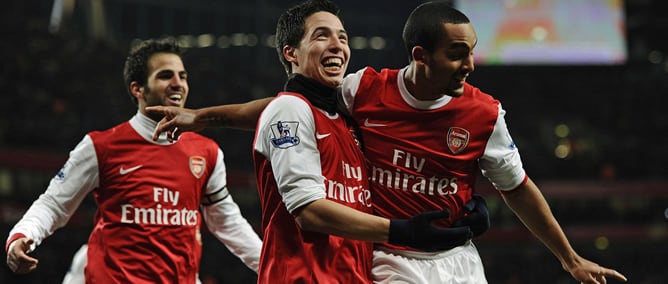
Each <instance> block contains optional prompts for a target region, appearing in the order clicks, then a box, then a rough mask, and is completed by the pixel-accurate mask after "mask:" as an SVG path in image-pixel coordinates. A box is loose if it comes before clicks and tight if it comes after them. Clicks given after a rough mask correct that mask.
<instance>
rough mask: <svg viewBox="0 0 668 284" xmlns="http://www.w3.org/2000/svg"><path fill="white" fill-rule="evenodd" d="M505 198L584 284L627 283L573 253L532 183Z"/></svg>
mask: <svg viewBox="0 0 668 284" xmlns="http://www.w3.org/2000/svg"><path fill="white" fill-rule="evenodd" d="M502 196H503V199H504V201H505V202H506V204H508V206H509V207H510V208H511V209H512V210H513V212H515V215H517V216H518V217H519V218H520V220H522V222H523V223H524V225H526V227H527V228H528V229H529V230H530V231H531V232H532V233H533V234H534V235H535V236H536V237H538V239H540V240H541V241H542V242H543V244H545V245H546V246H547V247H548V248H549V249H550V250H551V251H552V253H553V254H554V255H555V256H556V257H557V258H558V259H559V262H561V265H562V267H563V268H564V269H565V270H566V271H568V272H569V273H570V274H571V275H572V276H573V278H575V279H577V280H578V281H581V282H582V283H597V284H598V283H606V280H605V277H612V278H615V279H617V280H619V281H624V282H626V277H625V276H624V275H622V274H621V273H619V272H617V271H615V270H613V269H609V268H605V267H602V266H599V265H598V264H596V263H594V262H591V261H589V260H587V259H585V258H582V257H581V256H579V255H578V254H577V253H576V252H575V250H573V248H572V247H571V245H570V243H569V242H568V239H567V238H566V235H565V234H564V232H563V230H562V229H561V226H560V225H559V223H558V222H557V220H556V219H555V218H554V215H552V211H550V208H549V206H548V204H547V201H546V200H545V198H544V197H543V194H542V193H541V192H540V190H539V189H538V186H536V184H535V183H534V182H533V181H532V180H531V179H528V180H527V182H526V183H525V184H523V185H521V186H520V187H519V188H517V189H515V190H513V191H511V192H509V193H506V194H503V195H502Z"/></svg>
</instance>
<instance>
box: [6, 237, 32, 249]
mask: <svg viewBox="0 0 668 284" xmlns="http://www.w3.org/2000/svg"><path fill="white" fill-rule="evenodd" d="M21 238H27V237H26V235H24V234H22V233H16V234H13V235H12V236H11V237H9V239H7V243H5V252H9V249H10V248H11V246H12V243H14V241H16V240H18V239H21Z"/></svg>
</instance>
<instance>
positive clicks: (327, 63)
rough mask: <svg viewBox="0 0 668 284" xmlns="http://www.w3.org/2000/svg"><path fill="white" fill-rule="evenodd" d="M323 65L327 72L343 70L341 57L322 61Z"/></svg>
mask: <svg viewBox="0 0 668 284" xmlns="http://www.w3.org/2000/svg"><path fill="white" fill-rule="evenodd" d="M322 65H323V66H324V67H325V70H326V71H329V72H336V71H340V70H341V68H343V59H341V58H339V57H329V58H327V59H325V60H323V61H322Z"/></svg>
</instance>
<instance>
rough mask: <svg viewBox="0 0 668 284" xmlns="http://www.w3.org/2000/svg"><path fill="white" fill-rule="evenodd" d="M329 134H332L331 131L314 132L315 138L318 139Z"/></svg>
mask: <svg viewBox="0 0 668 284" xmlns="http://www.w3.org/2000/svg"><path fill="white" fill-rule="evenodd" d="M329 135H332V133H325V134H320V133H317V132H316V133H315V138H316V139H318V140H320V139H323V138H325V137H327V136H329Z"/></svg>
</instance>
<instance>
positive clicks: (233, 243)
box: [202, 190, 262, 272]
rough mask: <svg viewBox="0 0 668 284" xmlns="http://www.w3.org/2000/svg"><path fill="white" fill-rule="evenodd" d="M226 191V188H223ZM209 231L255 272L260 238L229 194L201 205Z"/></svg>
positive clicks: (258, 261)
mask: <svg viewBox="0 0 668 284" xmlns="http://www.w3.org/2000/svg"><path fill="white" fill-rule="evenodd" d="M225 191H227V190H225ZM202 211H203V213H204V221H205V222H206V226H207V228H209V231H210V232H211V233H212V234H213V235H214V236H215V237H216V238H217V239H218V240H220V241H221V242H222V243H223V244H224V245H225V247H227V249H229V250H230V252H232V254H234V255H236V256H237V257H238V258H239V259H241V261H243V263H244V264H246V266H248V267H249V268H250V269H252V270H253V271H255V272H257V269H258V266H259V265H260V253H261V251H262V240H260V237H259V236H258V235H257V233H255V230H253V227H251V225H250V224H249V223H248V221H247V220H246V218H244V217H243V216H242V215H241V210H240V209H239V206H238V205H237V204H236V203H235V202H234V200H233V199H232V196H231V195H229V194H228V195H227V197H225V198H224V199H222V200H219V201H218V202H216V203H214V204H211V205H206V206H203V207H202Z"/></svg>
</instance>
